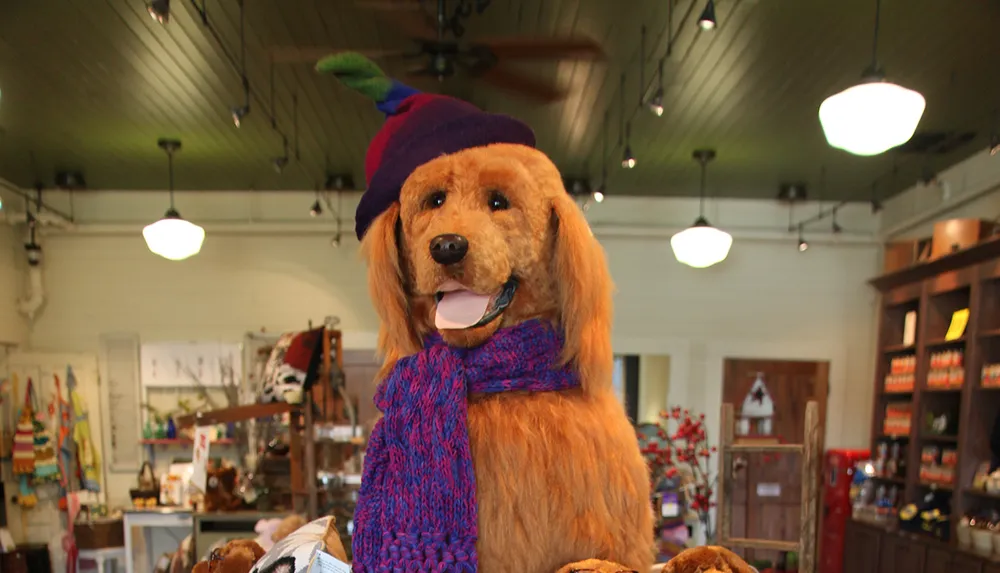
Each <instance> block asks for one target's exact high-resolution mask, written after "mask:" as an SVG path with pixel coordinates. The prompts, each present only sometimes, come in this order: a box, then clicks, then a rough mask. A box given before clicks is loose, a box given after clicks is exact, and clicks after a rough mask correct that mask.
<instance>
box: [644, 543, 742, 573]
mask: <svg viewBox="0 0 1000 573" xmlns="http://www.w3.org/2000/svg"><path fill="white" fill-rule="evenodd" d="M663 573H757V570H756V569H754V568H753V567H751V566H749V565H747V563H746V561H744V560H743V559H742V558H741V557H740V556H739V555H737V554H735V553H733V552H732V551H730V550H728V549H726V548H725V547H718V546H714V545H712V546H705V547H694V548H691V549H685V550H684V551H682V552H681V553H680V554H678V555H677V556H676V557H674V558H673V559H671V560H670V561H669V562H668V563H667V565H666V567H664V568H663Z"/></svg>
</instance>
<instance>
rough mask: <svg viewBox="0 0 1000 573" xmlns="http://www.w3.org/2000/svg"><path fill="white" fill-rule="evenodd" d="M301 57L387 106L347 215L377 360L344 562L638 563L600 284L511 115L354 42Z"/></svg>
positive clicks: (515, 566)
mask: <svg viewBox="0 0 1000 573" xmlns="http://www.w3.org/2000/svg"><path fill="white" fill-rule="evenodd" d="M317 69H319V70H320V71H321V72H326V73H330V74H332V75H334V76H335V77H336V78H338V79H339V80H340V81H341V82H342V83H344V84H346V85H347V86H349V87H351V88H353V89H355V90H356V91H359V92H361V93H362V94H364V95H365V96H367V97H369V98H370V99H372V100H374V101H375V103H376V106H377V107H378V109H379V110H381V111H382V112H383V113H385V114H386V116H387V119H386V122H385V125H384V126H383V127H382V129H381V130H380V131H379V133H378V134H377V135H376V136H375V138H374V139H373V141H372V142H371V144H370V146H369V148H368V152H367V155H366V158H365V171H366V179H367V189H366V191H365V193H364V194H363V195H362V197H361V200H360V203H359V204H358V208H357V213H356V215H355V221H356V233H357V236H358V238H359V240H361V242H362V250H363V251H364V253H365V255H366V258H367V261H368V266H369V270H368V282H369V290H370V292H371V296H372V299H373V303H374V306H375V309H376V311H377V313H378V315H379V318H380V328H379V351H380V353H381V354H382V355H383V356H384V358H385V361H384V364H383V366H382V369H381V371H380V374H379V379H380V383H379V387H378V390H377V392H376V397H375V402H376V405H377V407H378V409H379V410H380V411H381V413H382V417H381V419H380V420H379V421H378V423H377V424H376V426H375V428H374V430H373V431H372V435H371V439H370V442H369V445H368V448H367V452H366V461H365V466H364V470H363V474H362V484H361V489H360V491H359V497H358V503H357V509H356V512H355V516H354V517H355V518H354V522H355V524H356V527H355V532H354V535H353V539H352V550H353V554H354V563H353V570H354V571H356V572H358V573H372V572H374V571H396V570H400V571H441V572H451V571H456V572H457V571H462V572H475V571H480V570H481V571H484V572H488V573H491V572H496V571H519V572H520V571H523V572H525V573H556V572H558V571H573V570H579V571H585V570H588V568H589V570H594V568H595V567H597V568H598V569H597V570H599V571H605V570H608V571H612V570H613V571H621V570H633V569H634V570H639V571H647V570H648V569H649V567H650V566H651V564H652V559H653V557H652V556H653V525H652V511H651V508H650V503H649V499H650V496H649V474H648V470H647V468H646V464H645V462H644V461H643V458H642V456H641V454H640V452H639V446H638V443H637V441H636V437H635V431H634V430H633V428H632V425H631V424H630V422H629V420H628V418H627V417H626V415H625V411H624V408H623V407H622V404H621V403H620V402H619V401H618V399H617V397H616V396H615V394H614V393H613V391H612V385H611V374H612V362H613V360H612V352H611V291H612V287H611V279H610V275H609V272H608V268H607V263H606V261H605V257H604V252H603V249H602V248H601V246H600V244H599V243H598V242H597V240H596V239H595V238H594V236H593V233H592V232H591V230H590V227H589V225H588V224H587V221H586V220H585V219H584V217H583V213H582V211H581V209H580V208H579V206H578V205H577V204H576V203H575V202H574V200H573V198H572V197H570V195H569V194H568V193H567V192H566V190H565V188H564V187H563V183H562V177H561V175H560V174H559V171H558V170H557V169H556V167H555V165H553V164H552V162H551V161H550V160H549V159H548V157H546V156H545V155H544V154H543V153H542V152H540V151H538V150H537V149H535V137H534V133H533V132H532V130H531V129H530V128H529V127H528V126H527V125H525V124H524V123H522V122H520V121H518V120H516V119H514V118H511V117H507V116H503V115H497V114H492V113H485V112H483V111H481V110H479V109H477V108H476V107H475V106H473V105H471V104H469V103H466V102H463V101H459V100H456V99H453V98H449V97H444V96H439V95H432V94H425V93H420V92H418V91H416V90H414V89H413V88H410V87H408V86H405V85H403V84H400V83H399V82H396V81H393V80H391V79H389V78H387V77H386V76H385V75H384V74H383V73H382V71H381V70H380V69H379V68H378V67H377V66H376V65H375V64H374V63H373V62H371V61H370V60H368V59H366V58H364V57H363V56H361V55H359V54H356V53H339V54H335V55H333V56H330V57H327V58H325V59H323V60H322V61H320V62H319V63H318V64H317ZM619 564H621V565H619Z"/></svg>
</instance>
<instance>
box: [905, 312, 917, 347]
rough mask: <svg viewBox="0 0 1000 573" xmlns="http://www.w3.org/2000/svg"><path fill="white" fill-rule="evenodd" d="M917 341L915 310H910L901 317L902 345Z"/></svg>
mask: <svg viewBox="0 0 1000 573" xmlns="http://www.w3.org/2000/svg"><path fill="white" fill-rule="evenodd" d="M916 341H917V311H915V310H911V311H909V312H907V313H906V315H905V316H904V317H903V345H904V346H913V344H914V343H916Z"/></svg>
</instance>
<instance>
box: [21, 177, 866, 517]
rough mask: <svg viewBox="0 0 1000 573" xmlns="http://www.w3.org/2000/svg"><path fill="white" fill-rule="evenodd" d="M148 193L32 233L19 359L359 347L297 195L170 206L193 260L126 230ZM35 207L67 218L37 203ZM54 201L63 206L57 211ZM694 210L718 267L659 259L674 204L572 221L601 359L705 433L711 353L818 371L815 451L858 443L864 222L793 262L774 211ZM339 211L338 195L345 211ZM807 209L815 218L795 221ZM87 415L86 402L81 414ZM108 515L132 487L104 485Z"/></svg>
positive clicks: (648, 202)
mask: <svg viewBox="0 0 1000 573" xmlns="http://www.w3.org/2000/svg"><path fill="white" fill-rule="evenodd" d="M161 199H163V200H165V197H162V196H161V194H152V195H151V194H150V193H148V192H147V193H128V192H120V193H101V192H87V193H86V194H78V196H77V197H76V198H75V200H74V209H75V212H76V215H77V220H78V221H79V222H80V224H79V225H77V227H76V229H75V230H72V231H59V230H55V229H48V230H47V231H46V233H44V235H43V247H44V248H45V254H46V264H45V273H46V275H45V276H46V284H47V288H48V300H47V304H46V307H45V308H44V310H43V312H42V314H41V316H40V317H39V318H38V319H37V320H36V322H35V323H34V324H33V325H31V327H30V331H29V343H30V346H31V347H32V348H33V349H41V350H50V351H58V352H80V351H82V352H96V350H97V347H98V336H99V334H100V333H104V332H114V331H132V332H138V333H139V335H140V336H141V337H142V338H143V339H144V340H147V341H148V340H167V339H179V338H180V339H191V338H199V339H225V340H239V338H240V337H241V336H242V334H243V333H244V332H246V331H248V330H257V329H260V328H267V329H268V330H271V331H275V330H282V329H289V328H300V327H302V326H303V325H304V324H305V323H306V321H307V320H309V319H313V320H315V321H319V320H322V318H323V316H325V315H330V314H333V315H338V316H340V317H341V319H342V326H343V329H344V330H345V333H346V338H347V343H348V344H349V345H351V346H354V347H366V346H367V347H371V346H372V344H373V341H374V337H373V332H374V331H375V330H376V328H377V322H376V317H375V314H374V312H373V311H372V308H371V304H370V302H369V300H368V294H367V290H366V287H365V278H364V266H363V264H362V262H361V261H360V260H359V258H358V256H357V253H356V251H357V243H356V241H354V240H353V225H352V224H350V223H345V231H346V233H345V238H344V242H343V245H342V246H341V247H340V248H339V249H337V248H333V247H332V246H331V245H330V238H331V237H332V235H333V232H334V228H335V223H334V222H333V220H332V218H331V219H325V220H323V221H320V222H317V221H315V220H310V219H309V218H308V216H307V215H306V214H305V212H306V211H307V210H308V207H309V205H310V204H311V203H312V200H313V197H312V194H311V193H262V192H255V193H249V194H236V193H204V194H199V195H197V196H195V195H190V194H189V195H181V196H179V198H178V207H179V209H180V211H181V213H182V214H183V215H184V216H186V217H188V218H190V219H192V220H195V221H199V222H201V223H203V224H204V225H205V227H206V230H207V232H208V238H207V240H206V243H205V247H204V250H203V251H202V253H201V254H200V255H198V256H197V257H195V258H193V259H190V260H188V261H184V262H180V263H172V262H168V261H165V260H162V259H159V258H157V257H155V256H153V255H151V254H150V253H149V252H148V251H147V250H146V248H145V246H144V244H143V242H142V239H141V236H140V234H139V232H140V229H141V224H142V223H144V222H148V221H151V220H154V219H155V218H157V217H158V216H160V215H161V214H162V212H163V210H164V207H165V204H164V201H161ZM49 200H52V201H54V202H56V203H57V204H61V205H62V206H63V207H64V208H66V205H67V204H68V202H67V201H65V198H60V197H57V196H55V194H50V197H49ZM59 201H63V202H62V203H59ZM710 207H711V208H710V209H709V212H708V213H707V214H708V215H709V217H710V219H711V220H712V221H713V223H715V224H717V225H720V226H722V227H726V228H727V229H730V230H732V231H733V234H734V236H735V241H736V242H735V245H734V247H733V251H732V254H731V255H730V257H729V259H728V260H727V261H725V262H724V263H723V264H720V265H719V266H717V267H715V268H711V269H707V270H700V271H699V270H694V269H690V268H687V267H683V266H681V265H679V264H678V263H676V262H675V261H674V259H673V256H672V254H671V252H670V248H669V244H668V238H669V236H670V234H671V233H672V232H673V231H675V230H678V229H680V228H683V227H684V226H686V225H687V224H689V223H690V221H692V220H693V218H694V217H695V215H696V214H697V202H696V201H692V200H666V199H660V200H653V199H615V198H609V199H608V200H606V201H605V202H604V203H603V204H600V205H595V206H593V207H592V208H591V209H590V210H589V211H588V217H589V218H590V219H591V221H592V225H593V228H594V230H595V233H596V234H597V236H598V237H599V238H600V239H601V241H602V243H603V244H604V246H605V248H606V249H607V253H608V258H609V261H610V266H611V271H612V274H613V276H614V279H615V282H616V285H617V289H618V292H617V295H616V299H615V302H616V316H615V323H614V345H615V351H616V352H617V353H627V354H649V355H669V356H670V361H669V368H670V374H669V380H670V385H669V388H670V389H669V396H667V399H666V402H667V403H677V404H685V405H687V406H689V407H691V408H694V409H699V410H702V411H705V412H706V413H707V414H708V416H709V421H710V423H711V424H712V425H711V426H710V427H717V419H718V410H719V405H720V400H721V385H722V363H723V360H724V359H725V358H726V357H765V358H792V359H816V360H830V361H831V362H832V367H831V371H830V375H831V380H830V387H831V396H830V400H829V416H828V428H827V430H828V431H827V436H828V439H827V443H828V445H829V446H864V445H867V441H868V439H867V435H868V426H869V423H870V419H871V417H870V415H869V413H870V408H871V404H870V396H871V392H870V388H871V383H872V372H873V365H872V364H873V363H872V360H873V349H874V344H873V339H872V332H873V330H874V324H873V319H872V317H873V311H872V305H873V303H874V293H872V292H871V289H870V288H869V287H868V286H867V285H866V284H865V280H866V279H868V278H870V277H871V276H872V275H873V274H874V273H875V272H876V270H877V266H878V264H877V262H878V248H877V247H876V245H875V243H874V242H873V239H872V237H873V236H874V230H875V228H876V224H877V221H875V220H873V219H872V218H871V216H870V215H869V212H868V208H867V206H859V207H858V208H857V209H848V210H845V211H844V212H843V213H842V214H841V215H840V218H839V221H840V223H841V224H842V225H844V227H845V228H846V229H848V232H845V233H844V234H843V235H839V236H837V237H836V238H834V237H830V236H826V237H824V236H819V235H812V236H811V237H810V238H811V242H812V248H811V249H810V250H809V251H807V252H805V253H800V252H798V250H797V249H796V238H795V235H794V234H790V233H788V232H787V229H786V225H787V216H788V214H787V210H786V209H784V208H780V207H779V206H777V205H774V204H771V203H770V202H748V201H724V202H716V203H713V204H712V205H711V206H710ZM353 208H354V197H350V198H347V197H345V199H344V210H345V214H346V215H348V216H349V214H350V213H353ZM809 208H812V209H814V208H815V206H812V207H809ZM92 408H93V406H92ZM109 480H110V481H111V482H112V483H113V484H116V485H117V487H113V488H112V489H111V492H110V493H111V497H112V501H115V500H116V499H117V501H121V502H124V501H125V497H126V494H127V487H124V486H125V484H130V483H131V481H132V480H134V475H132V474H122V475H121V476H119V477H117V478H116V477H114V476H109Z"/></svg>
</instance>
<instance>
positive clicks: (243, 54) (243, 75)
mask: <svg viewBox="0 0 1000 573" xmlns="http://www.w3.org/2000/svg"><path fill="white" fill-rule="evenodd" d="M239 5H240V79H241V80H242V82H243V105H241V106H239V107H233V108H231V109H230V110H229V111H230V112H231V113H232V117H233V125H235V126H236V127H237V128H239V127H240V125H242V123H243V120H244V119H245V118H246V116H248V115H250V80H248V79H247V41H246V9H245V7H244V6H243V0H239ZM285 155H288V154H287V153H286V154H285Z"/></svg>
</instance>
